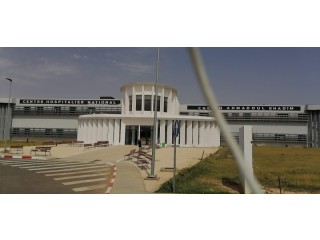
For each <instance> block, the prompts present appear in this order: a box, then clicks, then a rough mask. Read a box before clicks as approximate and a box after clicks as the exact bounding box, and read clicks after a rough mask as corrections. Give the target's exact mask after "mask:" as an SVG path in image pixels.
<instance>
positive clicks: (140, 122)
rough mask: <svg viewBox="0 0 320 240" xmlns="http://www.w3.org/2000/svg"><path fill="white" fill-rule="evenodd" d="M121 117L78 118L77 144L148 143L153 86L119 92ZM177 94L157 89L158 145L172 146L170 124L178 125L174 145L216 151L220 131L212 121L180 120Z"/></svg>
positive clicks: (127, 87) (134, 85)
mask: <svg viewBox="0 0 320 240" xmlns="http://www.w3.org/2000/svg"><path fill="white" fill-rule="evenodd" d="M121 92H122V96H123V99H122V113H121V114H90V115H82V116H80V117H79V123H78V137H77V140H78V141H84V143H95V142H97V141H109V143H110V144H113V145H124V144H137V141H138V139H140V140H141V141H142V143H143V144H146V145H147V144H150V143H151V140H152V139H151V136H152V134H151V132H152V131H153V127H152V126H153V119H154V110H155V109H154V104H153V103H154V101H155V89H154V84H153V83H131V84H127V85H124V86H123V87H122V88H121ZM179 112H180V104H179V101H178V97H177V91H176V89H174V88H171V87H168V86H166V85H161V84H159V85H158V112H157V119H158V124H157V129H158V131H157V143H158V144H167V145H172V144H173V138H174V136H173V131H172V127H173V123H174V121H179V122H180V136H179V137H178V138H177V144H180V146H183V147H184V146H186V147H218V146H220V131H219V129H218V127H217V125H216V122H215V120H214V118H212V117H201V116H181V115H180V114H179Z"/></svg>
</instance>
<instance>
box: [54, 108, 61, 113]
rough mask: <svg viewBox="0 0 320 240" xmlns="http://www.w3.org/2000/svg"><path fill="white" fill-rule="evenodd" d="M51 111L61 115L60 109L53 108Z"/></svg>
mask: <svg viewBox="0 0 320 240" xmlns="http://www.w3.org/2000/svg"><path fill="white" fill-rule="evenodd" d="M53 109H54V112H55V113H61V107H54V108H53Z"/></svg>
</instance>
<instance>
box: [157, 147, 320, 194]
mask: <svg viewBox="0 0 320 240" xmlns="http://www.w3.org/2000/svg"><path fill="white" fill-rule="evenodd" d="M253 159H254V160H253V168H254V173H255V175H256V177H257V178H258V180H259V181H260V184H261V186H262V187H263V189H264V190H265V191H267V192H269V193H279V192H280V188H279V180H280V182H281V191H282V193H283V192H284V193H286V192H287V193H289V192H296V193H320V149H316V148H293V147H292V148H290V147H254V148H253ZM157 192H159V193H170V192H172V181H171V180H170V181H168V182H166V183H164V184H163V185H162V186H161V187H160V189H159V190H158V191H157ZM176 192H177V193H239V192H240V184H239V174H238V169H237V166H236V164H235V161H234V159H233V157H232V155H231V153H230V151H229V149H228V148H221V149H220V150H219V151H218V152H217V153H216V154H214V155H212V156H209V157H208V158H206V159H205V160H203V161H201V162H199V163H198V164H196V165H195V166H193V167H191V168H188V169H184V170H182V171H181V172H180V173H179V174H178V175H177V178H176Z"/></svg>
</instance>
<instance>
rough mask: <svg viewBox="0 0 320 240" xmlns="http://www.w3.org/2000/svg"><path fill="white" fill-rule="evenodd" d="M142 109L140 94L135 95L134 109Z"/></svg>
mask: <svg viewBox="0 0 320 240" xmlns="http://www.w3.org/2000/svg"><path fill="white" fill-rule="evenodd" d="M141 110H142V95H137V96H136V111H141Z"/></svg>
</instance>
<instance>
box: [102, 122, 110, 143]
mask: <svg viewBox="0 0 320 240" xmlns="http://www.w3.org/2000/svg"><path fill="white" fill-rule="evenodd" d="M108 130H109V120H108V119H103V122H102V139H103V141H109V138H108Z"/></svg>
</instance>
